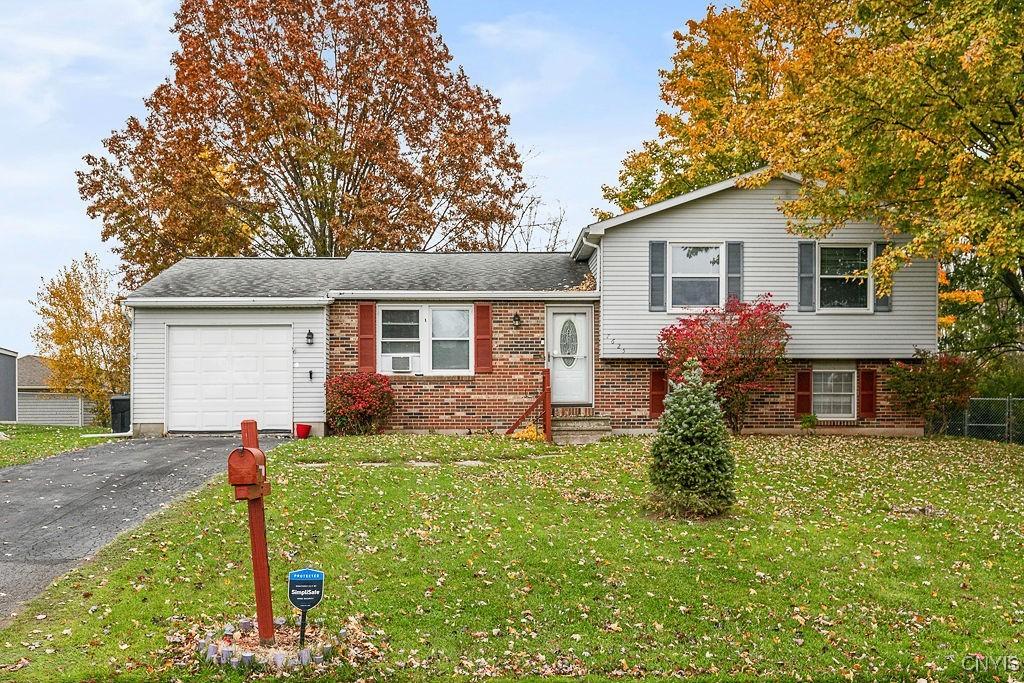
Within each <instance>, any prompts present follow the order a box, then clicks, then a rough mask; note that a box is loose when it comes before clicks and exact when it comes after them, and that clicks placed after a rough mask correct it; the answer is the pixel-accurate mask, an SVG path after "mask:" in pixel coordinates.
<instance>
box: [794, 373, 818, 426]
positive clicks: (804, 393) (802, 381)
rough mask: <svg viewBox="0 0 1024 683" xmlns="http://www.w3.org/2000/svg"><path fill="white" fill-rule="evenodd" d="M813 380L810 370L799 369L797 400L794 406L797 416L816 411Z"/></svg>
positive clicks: (797, 374) (797, 375)
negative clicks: (813, 399)
mask: <svg viewBox="0 0 1024 683" xmlns="http://www.w3.org/2000/svg"><path fill="white" fill-rule="evenodd" d="M813 386H814V385H813V382H812V378H811V371H810V370H797V372H796V401H794V407H795V409H796V411H795V412H796V416H797V417H800V416H801V415H809V414H811V413H812V412H813V411H814V407H813V403H812V401H811V396H812V391H813V389H812V387H813Z"/></svg>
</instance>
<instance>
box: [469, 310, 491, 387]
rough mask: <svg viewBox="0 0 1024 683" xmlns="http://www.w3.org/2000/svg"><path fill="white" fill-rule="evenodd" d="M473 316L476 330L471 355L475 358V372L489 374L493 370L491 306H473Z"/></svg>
mask: <svg viewBox="0 0 1024 683" xmlns="http://www.w3.org/2000/svg"><path fill="white" fill-rule="evenodd" d="M473 315H474V321H475V325H474V327H475V328H476V333H475V339H474V347H473V353H474V355H475V356H476V371H477V372H490V371H491V370H492V369H493V365H492V361H491V357H492V353H491V305H490V304H479V303H478V304H475V305H474V306H473Z"/></svg>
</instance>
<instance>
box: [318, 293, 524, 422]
mask: <svg viewBox="0 0 1024 683" xmlns="http://www.w3.org/2000/svg"><path fill="white" fill-rule="evenodd" d="M491 305H492V307H493V308H492V312H491V315H492V324H493V330H492V335H493V336H492V349H493V351H492V353H493V367H494V370H493V372H489V373H477V374H475V375H473V376H471V377H464V376H436V377H415V376H412V375H404V376H403V375H398V376H392V377H391V384H392V386H393V387H394V389H395V402H396V404H397V409H396V411H395V416H394V418H393V419H392V421H391V424H390V427H391V428H393V429H401V430H437V431H459V432H470V431H492V430H500V431H504V430H506V429H508V427H509V426H510V425H511V424H512V423H513V422H514V421H515V419H516V418H517V417H519V415H521V414H522V412H523V411H524V410H526V408H527V407H528V406H529V405H530V404H531V403H532V402H533V400H534V399H535V398H536V397H537V394H538V393H539V392H540V388H541V372H542V370H543V369H544V303H543V302H540V301H493V302H491ZM514 313H518V314H519V317H520V318H521V319H522V325H521V326H520V327H519V329H513V328H512V315H513V314H514ZM328 315H329V327H330V349H329V351H328V365H329V368H330V372H331V374H337V373H339V372H353V371H355V369H356V367H357V365H358V358H357V350H356V339H357V337H356V331H357V330H356V302H354V301H335V302H334V303H333V304H331V306H330V309H329V313H328Z"/></svg>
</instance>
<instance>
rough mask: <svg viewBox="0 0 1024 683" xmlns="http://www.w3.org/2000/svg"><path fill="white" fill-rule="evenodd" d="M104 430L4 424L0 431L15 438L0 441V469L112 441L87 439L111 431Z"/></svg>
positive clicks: (100, 428)
mask: <svg viewBox="0 0 1024 683" xmlns="http://www.w3.org/2000/svg"><path fill="white" fill-rule="evenodd" d="M109 431H110V430H109V429H105V428H103V427H51V426H47V425H27V424H0V432H3V433H4V434H6V435H7V436H9V437H11V438H10V440H7V441H0V467H7V466H9V465H22V464H24V463H26V462H32V461H33V460H39V459H41V458H48V457H50V456H51V455H57V454H58V453H64V452H66V451H73V450H77V449H79V448H85V447H86V446H94V445H96V444H98V443H106V442H107V441H109V440H110V439H83V438H82V435H83V434H99V433H101V432H109Z"/></svg>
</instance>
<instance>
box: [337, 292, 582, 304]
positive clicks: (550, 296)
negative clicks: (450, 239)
mask: <svg viewBox="0 0 1024 683" xmlns="http://www.w3.org/2000/svg"><path fill="white" fill-rule="evenodd" d="M327 294H328V296H330V297H331V298H332V299H380V300H384V299H387V300H390V301H402V300H404V301H436V302H443V301H452V300H455V301H498V300H517V301H524V300H528V301H596V300H597V299H599V298H600V296H601V293H600V292H598V291H596V290H595V291H586V292H575V291H566V290H557V291H537V292H524V291H513V292H499V291H454V292H452V291H430V290H410V289H352V290H341V289H332V290H331V291H329V292H328V293H327Z"/></svg>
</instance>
